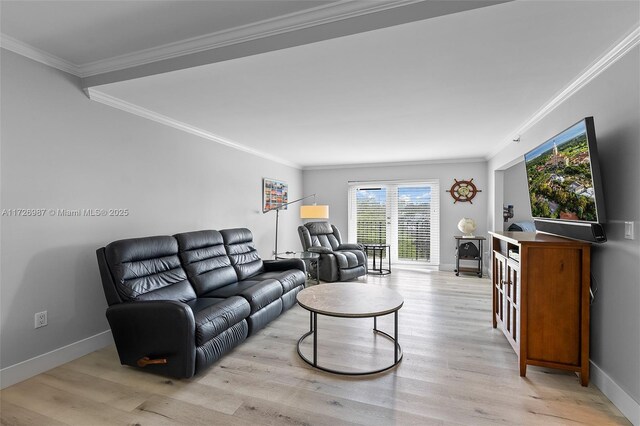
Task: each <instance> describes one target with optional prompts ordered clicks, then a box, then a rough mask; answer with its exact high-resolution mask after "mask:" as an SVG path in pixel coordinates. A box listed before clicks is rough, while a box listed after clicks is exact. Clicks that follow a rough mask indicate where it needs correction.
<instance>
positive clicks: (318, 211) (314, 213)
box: [263, 194, 329, 258]
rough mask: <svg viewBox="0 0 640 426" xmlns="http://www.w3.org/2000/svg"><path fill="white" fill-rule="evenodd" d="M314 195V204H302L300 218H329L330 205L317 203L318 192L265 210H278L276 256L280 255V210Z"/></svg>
mask: <svg viewBox="0 0 640 426" xmlns="http://www.w3.org/2000/svg"><path fill="white" fill-rule="evenodd" d="M311 197H313V200H314V202H313V205H310V206H301V207H300V218H302V219H328V218H329V206H327V205H316V203H315V199H316V194H311V195H307V196H306V197H302V198H298V199H297V200H293V201H289V202H288V203H283V204H280V205H278V206H276V207H273V208H270V209H268V210H265V211H263V213H268V212H271V211H274V210H275V211H276V243H275V247H274V250H273V256H274V258H277V257H278V222H279V220H280V210H282V208H283V207H285V206H288V205H289V204H294V203H298V202H300V201H302V200H306V199H308V198H311Z"/></svg>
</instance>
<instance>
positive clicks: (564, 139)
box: [525, 117, 599, 222]
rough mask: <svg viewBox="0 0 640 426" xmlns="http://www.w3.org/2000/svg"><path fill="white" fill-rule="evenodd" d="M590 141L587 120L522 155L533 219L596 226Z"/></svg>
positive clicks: (588, 120)
mask: <svg viewBox="0 0 640 426" xmlns="http://www.w3.org/2000/svg"><path fill="white" fill-rule="evenodd" d="M590 138H591V139H595V136H593V119H592V118H591V117H589V118H587V119H584V120H582V121H580V122H579V123H577V124H575V125H573V126H572V127H570V128H568V129H567V130H565V131H563V132H562V133H560V134H558V135H556V136H554V137H553V138H551V139H549V140H548V141H546V142H545V143H543V144H542V145H540V146H538V147H537V148H535V149H534V150H532V151H530V152H528V153H527V154H525V167H526V170H527V180H528V185H529V196H530V198H531V199H530V201H531V214H532V216H533V217H534V218H541V219H558V220H567V221H582V222H598V211H597V207H596V190H597V188H596V186H599V185H594V173H593V168H592V160H593V158H592V152H591V150H590V148H591V149H593V150H595V140H592V141H590V140H589V139H590ZM596 180H597V179H596Z"/></svg>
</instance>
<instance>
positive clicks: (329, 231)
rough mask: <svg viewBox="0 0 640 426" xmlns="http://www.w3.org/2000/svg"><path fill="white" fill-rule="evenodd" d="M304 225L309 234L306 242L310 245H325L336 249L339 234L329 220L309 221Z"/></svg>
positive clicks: (338, 243)
mask: <svg viewBox="0 0 640 426" xmlns="http://www.w3.org/2000/svg"><path fill="white" fill-rule="evenodd" d="M304 227H305V228H306V229H307V230H308V232H309V235H308V237H307V238H308V239H309V240H310V241H307V244H310V246H311V247H326V248H329V249H331V250H336V249H337V248H338V246H340V242H341V239H340V234H339V233H338V232H337V229H335V228H334V227H333V226H332V225H331V224H330V223H329V222H309V223H305V224H304Z"/></svg>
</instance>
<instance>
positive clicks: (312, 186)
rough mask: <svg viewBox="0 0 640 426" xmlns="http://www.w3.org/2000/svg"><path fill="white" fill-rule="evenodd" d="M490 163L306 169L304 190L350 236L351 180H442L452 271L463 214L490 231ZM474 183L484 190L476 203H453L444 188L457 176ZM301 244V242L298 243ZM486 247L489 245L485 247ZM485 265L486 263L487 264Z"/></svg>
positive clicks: (445, 242)
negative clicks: (488, 168)
mask: <svg viewBox="0 0 640 426" xmlns="http://www.w3.org/2000/svg"><path fill="white" fill-rule="evenodd" d="M486 167H487V164H486V163H485V162H470V163H433V164H420V165H387V166H385V165H379V166H375V167H351V168H335V169H321V170H305V171H304V172H303V180H304V193H305V194H313V193H316V194H318V200H317V201H318V203H322V204H325V203H326V204H329V209H330V210H329V211H330V215H331V218H330V219H329V220H330V222H332V223H333V224H334V225H336V226H337V227H338V229H340V232H341V233H342V235H343V236H344V238H346V236H347V235H348V232H347V229H348V223H349V221H348V198H349V196H348V189H349V181H371V180H377V181H380V180H419V179H439V180H440V206H441V208H440V264H441V269H444V270H453V265H454V264H455V240H454V239H453V236H454V235H460V231H459V230H458V222H459V221H460V219H462V218H463V217H470V218H473V219H474V220H475V221H476V224H477V225H478V229H477V230H476V232H475V234H476V235H485V234H486V232H487V229H486V225H485V224H486V223H487V195H488V191H487V183H486V175H487V168H486ZM470 178H473V182H474V183H475V184H476V186H477V187H478V189H480V190H482V192H480V193H478V195H477V196H476V197H475V198H474V199H473V203H461V202H458V203H456V204H454V203H453V198H451V196H450V195H449V193H448V192H445V190H447V189H449V188H451V185H453V183H454V179H458V180H463V179H464V180H468V179H470ZM298 244H299V243H298ZM485 249H486V247H485ZM485 266H486V263H485Z"/></svg>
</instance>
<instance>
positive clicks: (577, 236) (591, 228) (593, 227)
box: [534, 219, 607, 243]
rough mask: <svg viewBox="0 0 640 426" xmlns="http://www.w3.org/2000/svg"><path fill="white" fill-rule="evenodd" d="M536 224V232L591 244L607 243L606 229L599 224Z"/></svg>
mask: <svg viewBox="0 0 640 426" xmlns="http://www.w3.org/2000/svg"><path fill="white" fill-rule="evenodd" d="M534 222H535V224H536V230H538V231H540V232H545V233H547V234H553V235H558V236H561V237H567V238H572V239H574V240H582V241H589V242H591V243H604V242H605V241H607V236H606V234H605V232H604V227H603V226H602V225H601V224H599V223H574V222H548V221H546V220H537V219H536V220H534Z"/></svg>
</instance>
